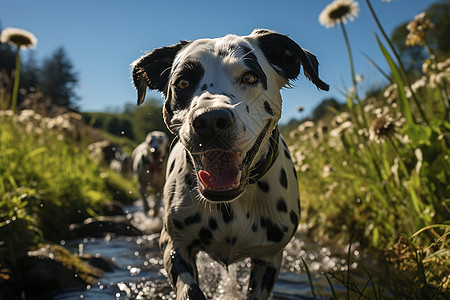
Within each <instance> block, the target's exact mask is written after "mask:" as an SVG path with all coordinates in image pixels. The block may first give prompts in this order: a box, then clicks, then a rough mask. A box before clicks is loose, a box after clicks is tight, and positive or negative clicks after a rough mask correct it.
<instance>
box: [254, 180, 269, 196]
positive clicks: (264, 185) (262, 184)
mask: <svg viewBox="0 0 450 300" xmlns="http://www.w3.org/2000/svg"><path fill="white" fill-rule="evenodd" d="M256 184H257V185H258V187H259V188H260V189H261V190H262V191H263V192H265V193H268V192H269V189H270V187H269V185H268V184H267V183H266V182H264V181H258V182H257V183H256Z"/></svg>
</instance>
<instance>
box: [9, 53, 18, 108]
mask: <svg viewBox="0 0 450 300" xmlns="http://www.w3.org/2000/svg"><path fill="white" fill-rule="evenodd" d="M19 82H20V47H17V50H16V72H15V75H14V86H13V92H12V95H11V110H12V111H13V113H16V111H17V94H18V93H19Z"/></svg>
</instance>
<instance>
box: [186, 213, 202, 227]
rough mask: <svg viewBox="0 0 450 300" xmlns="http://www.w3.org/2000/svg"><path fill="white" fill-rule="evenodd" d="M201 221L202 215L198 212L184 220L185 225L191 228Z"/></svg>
mask: <svg viewBox="0 0 450 300" xmlns="http://www.w3.org/2000/svg"><path fill="white" fill-rule="evenodd" d="M201 220H202V215H201V213H199V212H198V213H196V214H195V215H192V216H189V217H186V218H185V219H184V225H186V226H191V225H193V224H195V223H199V222H200V221H201Z"/></svg>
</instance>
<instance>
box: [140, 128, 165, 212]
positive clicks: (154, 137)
mask: <svg viewBox="0 0 450 300" xmlns="http://www.w3.org/2000/svg"><path fill="white" fill-rule="evenodd" d="M168 147H169V138H168V137H167V135H166V134H165V133H164V132H161V131H152V132H150V133H149V134H147V137H146V138H145V141H144V142H143V143H141V144H139V145H138V146H137V147H136V149H134V151H133V153H132V157H133V172H134V173H135V174H136V175H137V177H138V181H139V191H140V193H141V196H142V200H143V201H144V212H145V213H146V214H149V213H150V209H152V212H151V216H153V217H157V216H158V215H159V210H160V205H161V204H160V203H161V199H162V193H163V188H164V183H165V181H166V180H165V178H166V165H167V157H168ZM149 190H151V191H152V192H153V193H154V199H155V201H154V204H153V208H151V207H150V205H149V202H148V196H149Z"/></svg>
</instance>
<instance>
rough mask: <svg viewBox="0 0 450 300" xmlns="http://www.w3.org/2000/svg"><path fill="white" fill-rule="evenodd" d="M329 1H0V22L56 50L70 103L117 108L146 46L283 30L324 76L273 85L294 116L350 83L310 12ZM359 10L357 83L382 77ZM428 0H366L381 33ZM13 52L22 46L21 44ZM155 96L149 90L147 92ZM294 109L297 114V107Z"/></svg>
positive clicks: (336, 40)
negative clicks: (66, 73)
mask: <svg viewBox="0 0 450 300" xmlns="http://www.w3.org/2000/svg"><path fill="white" fill-rule="evenodd" d="M330 2H331V0H296V1H294V0H292V1H274V0H273V1H266V0H259V1H234V0H228V1H213V0H209V1H195V0H191V1H178V0H171V1H151V0H147V1H145V0H129V1H118V0H108V1H107V0H78V1H61V0H52V1H50V0H40V1H36V0H14V1H12V0H0V7H1V12H0V25H1V27H2V28H5V27H18V28H21V29H25V30H28V31H31V32H32V33H33V34H34V35H35V36H36V38H37V39H38V45H37V48H36V49H34V50H27V51H26V52H28V51H33V52H34V54H35V57H36V58H37V59H38V61H41V60H42V59H43V58H44V57H48V56H49V55H50V54H51V53H53V52H54V51H55V50H56V49H57V48H58V47H60V46H62V47H64V49H65V50H66V52H67V54H68V56H69V59H70V60H71V61H72V63H73V65H74V67H75V70H76V71H77V73H78V76H79V86H78V88H77V93H78V95H79V96H80V97H81V100H80V101H79V102H78V104H79V106H80V107H81V110H83V111H104V110H113V109H121V108H123V106H124V105H125V103H135V102H136V92H135V90H134V88H133V86H132V84H131V79H130V63H131V62H132V61H133V60H135V59H136V58H138V57H139V56H141V55H142V54H144V53H145V52H146V51H148V50H152V49H154V48H158V47H162V46H168V45H172V44H175V43H177V42H178V41H179V40H194V39H198V38H214V37H219V36H223V35H226V34H228V33H233V34H237V35H247V34H249V33H250V32H251V31H252V30H253V29H254V28H267V29H272V30H275V31H277V32H280V33H283V34H287V35H289V37H291V38H292V39H293V40H295V41H296V42H297V43H298V44H299V45H300V46H302V47H303V48H305V49H308V50H309V51H311V52H312V53H314V54H315V55H316V56H317V58H318V60H319V63H320V67H319V71H320V77H321V78H322V79H323V80H324V81H325V82H327V83H329V84H330V91H329V92H323V91H319V90H317V89H316V88H315V86H314V85H313V84H311V83H309V81H307V80H306V79H305V78H304V77H303V76H300V77H299V79H298V80H296V81H295V82H294V88H292V89H287V90H283V91H282V95H283V99H284V102H283V117H282V121H288V120H290V119H291V118H301V117H304V116H306V115H307V114H309V113H311V111H312V109H313V108H314V107H315V106H316V105H317V104H319V103H320V102H321V101H322V100H323V99H324V98H327V97H335V98H337V99H339V100H342V101H343V100H344V99H343V97H342V96H341V94H340V92H339V90H342V88H343V82H345V84H346V85H348V86H350V84H351V78H350V71H349V64H348V56H347V52H346V48H345V43H344V39H343V36H342V32H341V30H340V28H339V27H336V28H331V29H326V28H325V27H323V26H321V25H320V24H319V22H318V16H319V14H320V12H321V11H322V10H323V8H324V7H325V6H326V5H327V4H329V3H330ZM358 2H359V4H360V13H359V16H358V17H357V18H356V19H355V21H354V22H350V23H347V26H346V28H347V31H348V35H349V38H350V43H351V47H352V50H353V55H354V58H355V65H356V73H360V74H362V75H363V76H364V80H363V82H362V83H361V87H362V88H369V87H371V86H373V85H379V84H381V83H383V79H382V76H380V75H379V74H378V71H376V70H375V68H374V67H373V66H371V64H370V63H369V62H368V60H367V59H366V58H365V57H364V55H363V54H362V53H366V54H367V55H369V56H370V57H371V58H372V59H373V60H375V61H376V62H377V63H379V64H380V65H381V66H383V67H384V68H385V70H387V65H386V63H385V61H384V59H383V57H382V55H381V53H380V50H379V48H378V46H377V44H376V40H375V37H374V33H375V32H378V31H377V28H376V25H375V22H374V21H373V19H372V17H371V15H370V13H369V10H368V8H367V5H366V2H365V1H363V0H360V1H358ZM433 2H434V1H431V0H429V1H427V0H392V1H391V2H389V3H388V2H382V1H381V0H371V3H372V5H373V6H374V9H375V11H376V12H377V14H378V16H379V18H380V19H381V22H382V24H383V26H384V28H385V30H386V31H387V32H389V33H390V32H392V30H393V29H394V28H395V27H396V26H398V25H400V24H402V23H404V22H406V21H409V20H411V19H412V18H413V17H414V16H415V15H417V14H419V13H420V12H422V11H424V10H425V9H426V8H427V7H429V6H430V5H431V4H432V3H433ZM23 55H25V56H26V55H27V54H26V53H25V52H23ZM150 95H151V96H153V97H155V98H159V99H162V96H161V95H160V94H158V93H156V92H152V93H150ZM299 106H301V107H303V108H304V112H303V113H299V112H298V111H297V108H298V107H299Z"/></svg>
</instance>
